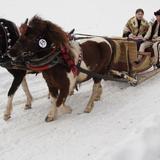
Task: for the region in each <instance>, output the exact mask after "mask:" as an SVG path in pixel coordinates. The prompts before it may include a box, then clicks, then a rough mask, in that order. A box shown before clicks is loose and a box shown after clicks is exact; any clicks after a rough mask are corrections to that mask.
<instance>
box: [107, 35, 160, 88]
mask: <svg viewBox="0 0 160 160" xmlns="http://www.w3.org/2000/svg"><path fill="white" fill-rule="evenodd" d="M112 40H114V41H115V42H116V43H117V45H119V48H120V49H119V52H120V53H119V55H120V56H119V60H118V63H116V64H113V65H112V68H111V71H110V74H109V78H108V79H109V80H112V81H122V82H128V83H129V84H130V85H132V86H136V85H137V84H140V83H142V82H144V81H145V80H147V79H149V78H151V77H153V76H155V75H156V74H157V73H159V72H160V69H159V68H156V67H153V57H154V56H153V55H154V53H153V50H152V48H148V49H147V50H146V52H145V53H141V56H142V59H141V61H140V62H139V63H138V64H136V63H135V62H136V61H137V57H138V52H137V45H136V42H135V41H129V40H127V39H125V38H113V39H112Z"/></svg>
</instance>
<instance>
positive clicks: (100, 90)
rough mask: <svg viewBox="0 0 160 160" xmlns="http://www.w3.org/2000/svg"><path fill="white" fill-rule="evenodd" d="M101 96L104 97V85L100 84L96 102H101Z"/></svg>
mask: <svg viewBox="0 0 160 160" xmlns="http://www.w3.org/2000/svg"><path fill="white" fill-rule="evenodd" d="M101 95H102V85H101V84H100V85H99V86H98V90H97V96H96V97H95V101H99V100H100V99H101Z"/></svg>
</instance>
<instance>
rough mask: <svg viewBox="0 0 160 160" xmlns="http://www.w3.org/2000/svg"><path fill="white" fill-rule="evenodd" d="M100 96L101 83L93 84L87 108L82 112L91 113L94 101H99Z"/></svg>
mask: <svg viewBox="0 0 160 160" xmlns="http://www.w3.org/2000/svg"><path fill="white" fill-rule="evenodd" d="M101 94H102V86H101V81H98V82H94V84H93V88H92V95H91V97H90V99H89V102H88V104H87V107H86V108H85V110H84V112H85V113H90V112H91V111H92V109H93V107H94V101H96V100H99V99H100V96H101Z"/></svg>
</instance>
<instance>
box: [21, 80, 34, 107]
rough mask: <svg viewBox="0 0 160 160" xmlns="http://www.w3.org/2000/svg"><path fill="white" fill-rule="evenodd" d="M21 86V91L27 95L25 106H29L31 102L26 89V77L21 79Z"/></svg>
mask: <svg viewBox="0 0 160 160" xmlns="http://www.w3.org/2000/svg"><path fill="white" fill-rule="evenodd" d="M22 88H23V91H24V93H25V95H26V97H27V103H26V106H31V103H32V96H31V93H30V91H29V89H28V85H27V81H26V78H24V79H23V81H22Z"/></svg>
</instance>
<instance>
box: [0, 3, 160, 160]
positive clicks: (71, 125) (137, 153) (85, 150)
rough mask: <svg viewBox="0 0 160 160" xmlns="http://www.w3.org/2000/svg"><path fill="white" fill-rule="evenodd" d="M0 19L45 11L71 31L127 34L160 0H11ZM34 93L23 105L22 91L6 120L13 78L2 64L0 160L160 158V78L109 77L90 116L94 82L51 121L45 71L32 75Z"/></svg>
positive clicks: (20, 18)
mask: <svg viewBox="0 0 160 160" xmlns="http://www.w3.org/2000/svg"><path fill="white" fill-rule="evenodd" d="M0 4H1V5H0V17H3V18H7V19H10V20H12V21H14V22H15V23H16V24H17V25H20V24H21V23H22V22H23V21H24V20H25V18H27V17H29V18H31V17H32V16H33V15H35V14H38V15H40V16H42V17H44V18H46V19H50V20H51V21H53V22H55V23H57V24H59V25H60V26H62V27H63V28H64V29H65V30H66V31H69V30H71V29H72V28H76V31H77V32H81V33H88V34H98V35H107V36H112V35H114V36H120V35H121V34H122V29H123V26H124V25H125V23H126V21H127V20H128V18H130V17H131V16H133V15H134V12H135V10H136V9H137V8H143V9H144V11H145V18H146V19H147V20H150V19H151V18H152V17H153V12H154V11H156V10H158V9H159V6H160V1H159V0H152V1H146V0H130V1H128V0H123V1H120V0H119V1H118V0H112V1H108V0H100V1H97V0H68V1H66V0H54V1H53V0H45V1H43V0H34V1H33V0H27V1H22V0H14V1H11V0H5V1H1V3H0ZM27 80H28V83H29V88H30V90H31V93H32V95H33V97H34V101H33V105H32V107H33V108H32V110H27V111H26V110H24V105H25V95H24V93H23V91H22V89H21V88H19V90H18V91H17V93H16V95H15V99H14V110H13V114H12V118H11V119H10V120H9V121H8V122H5V121H3V112H4V110H5V105H6V101H7V91H8V89H9V87H10V84H11V81H12V77H11V75H10V74H8V73H7V72H6V71H5V70H4V69H2V68H0V160H160V89H159V88H160V75H157V76H155V77H153V78H151V79H150V80H148V81H146V82H144V83H143V84H141V85H139V86H137V87H131V86H129V85H128V84H125V83H119V82H111V81H108V82H103V96H102V99H101V101H99V102H97V103H96V104H95V107H94V109H93V111H92V113H90V114H85V113H83V110H84V108H85V105H86V104H87V101H88V99H89V96H90V93H91V87H92V82H91V81H89V82H86V83H84V84H83V85H82V86H81V88H80V90H79V91H78V92H76V93H75V95H73V96H72V97H70V98H69V99H68V104H69V105H70V106H72V108H73V112H72V113H71V114H68V115H61V116H59V117H58V119H57V120H56V121H54V122H51V123H45V122H44V119H45V116H46V115H47V113H48V110H49V107H50V100H48V98H47V94H48V90H47V87H46V84H45V82H44V80H43V79H42V77H41V75H40V74H39V75H38V76H34V75H28V76H27Z"/></svg>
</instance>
